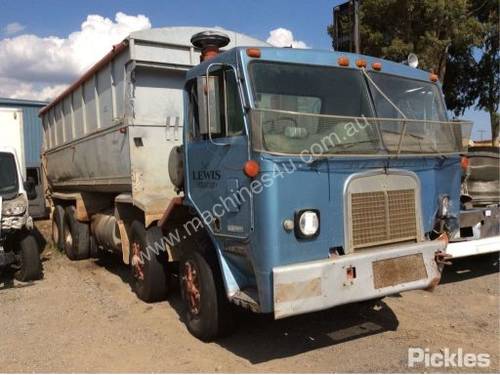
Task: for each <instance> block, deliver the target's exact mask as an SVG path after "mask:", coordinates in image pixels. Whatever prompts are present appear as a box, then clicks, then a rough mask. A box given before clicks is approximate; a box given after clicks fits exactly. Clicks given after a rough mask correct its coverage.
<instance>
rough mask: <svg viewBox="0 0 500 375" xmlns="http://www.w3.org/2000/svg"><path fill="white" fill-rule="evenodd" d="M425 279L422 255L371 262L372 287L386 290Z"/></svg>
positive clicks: (425, 272)
mask: <svg viewBox="0 0 500 375" xmlns="http://www.w3.org/2000/svg"><path fill="white" fill-rule="evenodd" d="M426 278H427V271H426V269H425V264H424V259H423V257H422V254H413V255H406V256H403V257H398V258H392V259H383V260H379V261H376V262H373V286H374V287H375V289H381V288H387V287H389V286H394V285H398V284H403V283H409V282H412V281H417V280H422V279H426Z"/></svg>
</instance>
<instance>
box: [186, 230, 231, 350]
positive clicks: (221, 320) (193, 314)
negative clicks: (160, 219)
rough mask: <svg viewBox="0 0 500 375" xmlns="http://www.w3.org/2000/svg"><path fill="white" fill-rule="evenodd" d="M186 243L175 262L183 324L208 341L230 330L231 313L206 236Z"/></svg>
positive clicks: (216, 263) (210, 245)
mask: <svg viewBox="0 0 500 375" xmlns="http://www.w3.org/2000/svg"><path fill="white" fill-rule="evenodd" d="M197 237H198V236H197ZM189 242H190V245H189V247H190V249H186V250H185V251H183V255H182V257H181V261H180V263H179V281H180V289H181V296H182V301H183V303H184V323H185V324H186V326H187V328H188V330H189V332H191V334H192V335H193V336H195V337H197V338H198V339H200V340H202V341H211V340H213V339H215V338H218V337H222V336H225V335H227V334H229V333H231V332H232V331H233V330H234V328H235V317H234V312H233V309H232V306H231V304H230V303H229V301H228V300H227V297H226V292H225V289H224V285H223V284H222V275H221V272H220V269H219V264H218V261H217V258H216V255H215V252H214V251H213V247H212V244H211V242H210V239H209V238H197V239H195V238H191V239H190V241H189Z"/></svg>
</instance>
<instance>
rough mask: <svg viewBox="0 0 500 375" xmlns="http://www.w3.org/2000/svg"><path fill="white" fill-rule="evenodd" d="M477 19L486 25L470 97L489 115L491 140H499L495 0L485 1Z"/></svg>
mask: <svg viewBox="0 0 500 375" xmlns="http://www.w3.org/2000/svg"><path fill="white" fill-rule="evenodd" d="M485 3H486V6H483V7H482V8H481V11H480V12H479V13H478V18H479V19H482V20H483V22H485V23H486V26H487V27H486V32H485V36H484V39H483V43H482V45H481V50H482V53H483V54H482V56H481V59H480V60H479V62H478V63H477V65H476V69H474V73H475V75H476V80H475V82H474V85H473V87H472V90H471V93H470V96H471V97H477V104H476V109H480V110H481V109H482V110H486V111H488V112H489V114H490V125H491V138H492V141H493V144H494V143H495V139H497V140H498V139H500V134H499V130H500V129H499V128H500V126H499V123H500V118H499V115H498V103H499V101H500V93H499V90H500V87H499V86H500V79H499V76H500V52H499V45H498V44H499V32H500V30H499V27H498V3H497V1H495V0H490V1H485Z"/></svg>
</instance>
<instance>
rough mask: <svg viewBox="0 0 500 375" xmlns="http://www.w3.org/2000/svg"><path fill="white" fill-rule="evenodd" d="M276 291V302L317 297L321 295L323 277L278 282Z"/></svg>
mask: <svg viewBox="0 0 500 375" xmlns="http://www.w3.org/2000/svg"><path fill="white" fill-rule="evenodd" d="M275 293H276V295H275V296H274V299H275V301H276V303H282V302H288V301H294V300H298V299H304V298H311V297H317V296H320V295H321V278H319V277H316V278H313V279H309V280H305V281H297V282H292V283H283V284H277V285H276V291H275Z"/></svg>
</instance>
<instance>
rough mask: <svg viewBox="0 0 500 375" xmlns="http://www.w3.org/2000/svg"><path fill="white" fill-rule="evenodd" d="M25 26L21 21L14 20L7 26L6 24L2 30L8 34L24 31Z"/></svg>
mask: <svg viewBox="0 0 500 375" xmlns="http://www.w3.org/2000/svg"><path fill="white" fill-rule="evenodd" d="M25 28H26V26H24V25H21V24H20V23H19V22H12V23H9V24H7V26H5V27H4V28H3V29H2V31H3V33H4V34H6V35H13V34H17V33H19V32H21V31H23V30H24V29H25Z"/></svg>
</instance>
